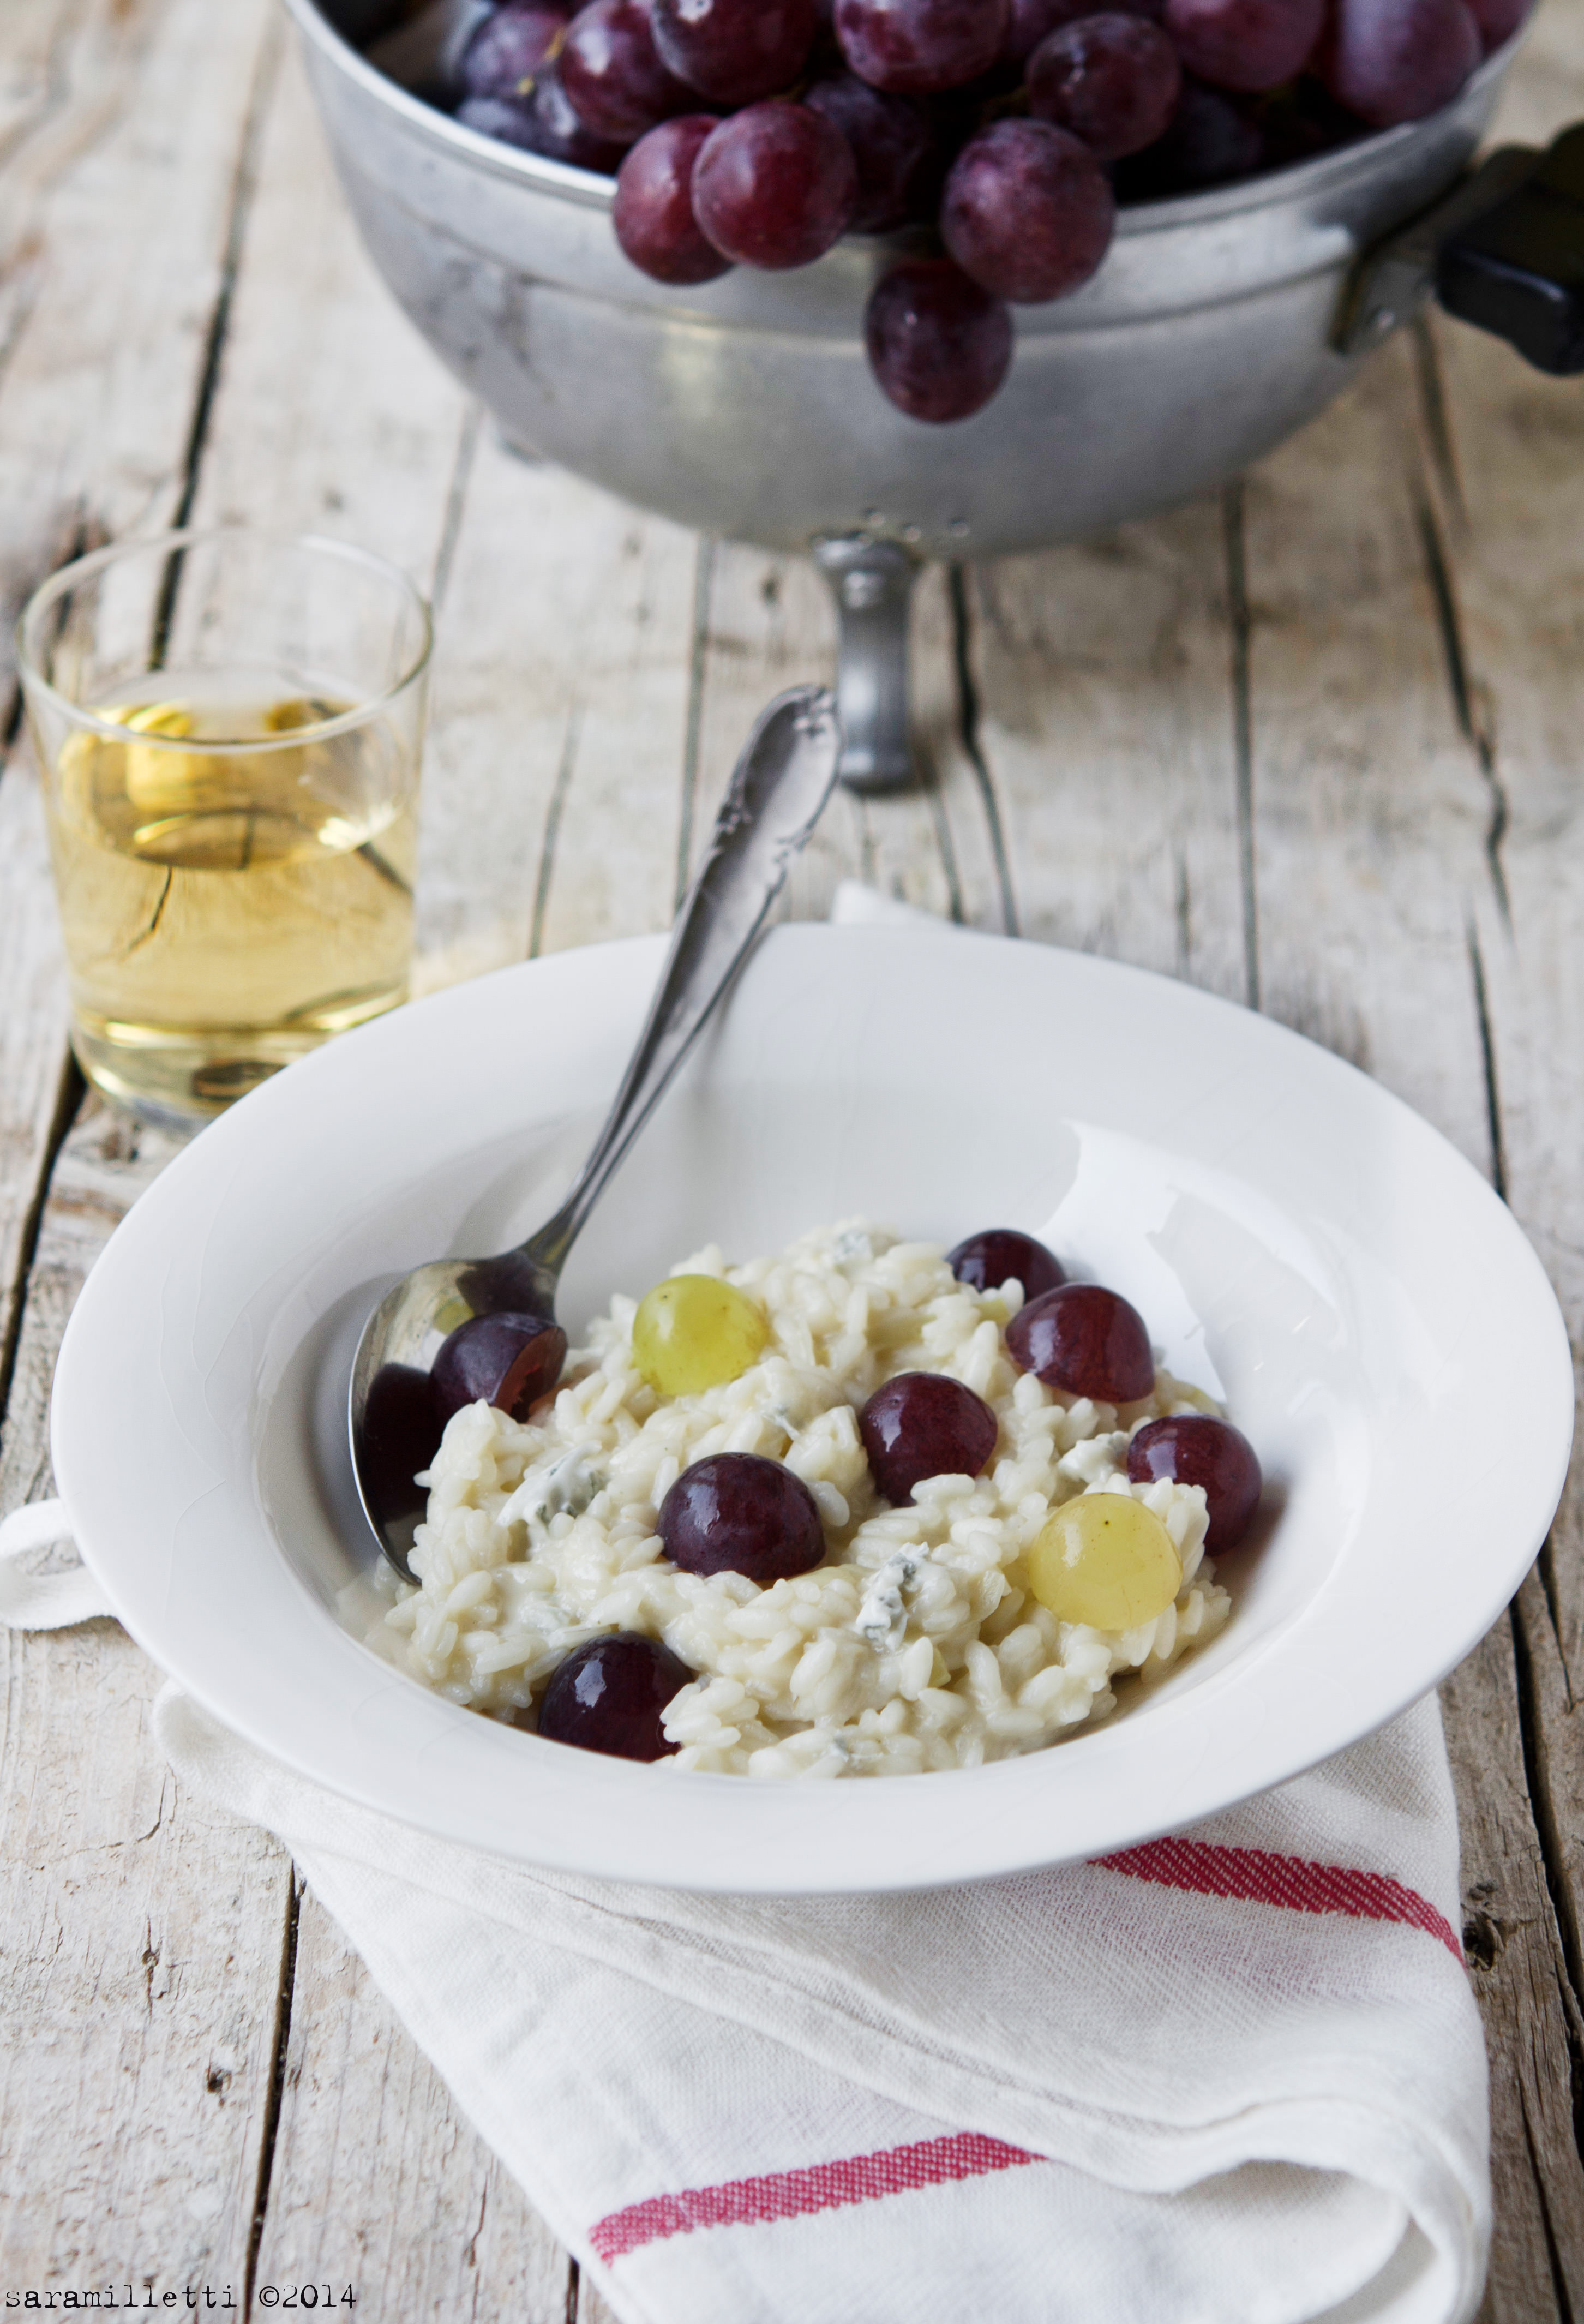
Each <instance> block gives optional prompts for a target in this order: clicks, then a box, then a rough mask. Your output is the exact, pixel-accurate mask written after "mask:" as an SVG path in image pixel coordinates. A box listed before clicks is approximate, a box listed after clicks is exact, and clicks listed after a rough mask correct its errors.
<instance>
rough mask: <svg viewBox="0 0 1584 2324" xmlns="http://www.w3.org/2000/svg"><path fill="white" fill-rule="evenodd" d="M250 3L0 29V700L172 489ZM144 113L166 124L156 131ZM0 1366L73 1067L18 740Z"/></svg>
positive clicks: (84, 11)
mask: <svg viewBox="0 0 1584 2324" xmlns="http://www.w3.org/2000/svg"><path fill="white" fill-rule="evenodd" d="M269 21H270V20H269V19H268V18H267V16H266V14H265V12H264V8H263V5H262V0H243V5H239V6H238V7H237V8H236V9H235V10H234V11H233V12H231V14H230V15H229V17H228V18H227V20H226V23H225V24H224V25H223V26H222V25H220V24H218V23H216V19H215V17H214V15H213V12H212V11H210V10H208V9H207V8H206V7H204V6H203V5H201V0H197V4H196V5H195V0H127V5H114V0H75V5H59V4H57V5H50V0H23V5H17V6H15V7H14V8H13V7H8V8H7V9H6V10H5V20H4V25H3V26H0V91H3V92H4V93H3V94H0V507H3V508H4V510H5V523H4V526H3V527H0V719H3V718H5V716H6V715H7V711H6V707H5V705H6V700H7V698H8V697H9V695H10V669H11V662H10V655H11V645H10V626H11V622H10V616H11V615H12V614H14V613H15V611H16V610H17V609H18V607H19V606H20V604H21V602H22V600H23V597H24V596H25V595H27V593H28V591H29V590H30V589H31V588H32V586H33V585H34V583H36V582H37V581H39V580H41V579H42V578H43V576H44V575H45V574H46V573H47V572H48V571H49V570H50V569H51V567H53V566H54V565H55V564H57V563H58V562H59V561H60V558H62V557H63V556H65V555H68V554H69V553H70V551H71V549H72V548H73V547H74V546H80V545H82V543H83V542H84V541H85V540H91V539H95V538H98V537H102V536H103V534H104V533H105V531H106V529H107V528H110V527H113V526H114V527H124V526H125V525H127V524H129V523H131V522H134V521H136V520H137V519H138V518H140V517H142V516H144V515H146V514H151V513H154V512H168V511H169V510H170V508H171V507H173V506H174V504H175V502H176V500H177V499H178V498H179V496H180V480H181V476H182V472H183V461H184V451H185V446H186V442H187V438H188V433H189V427H190V421H191V412H192V408H193V404H194V401H195V398H196V396H197V392H198V379H199V375H200V372H201V366H202V358H203V353H204V346H205V342H206V338H207V327H208V318H209V314H210V311H211V309H212V306H213V303H214V301H215V300H216V296H217V295H218V291H219V287H220V283H221V280H222V276H223V272H224V254H225V247H226V217H227V213H228V210H229V208H230V206H231V199H232V189H233V186H234V182H235V168H236V159H237V153H238V151H239V149H240V145H241V142H242V138H243V132H244V122H245V120H246V116H247V102H248V94H249V89H250V86H251V85H252V82H253V78H254V74H255V69H256V56H257V51H258V50H259V46H260V42H261V38H262V32H261V28H262V26H263V25H264V24H265V23H267V22H269ZM150 123H158V124H160V135H159V136H158V137H157V138H151V137H150V136H149V134H148V125H149V124H150ZM0 999H3V1001H4V1008H3V1010H0V1382H3V1379H4V1369H5V1353H6V1351H7V1350H8V1349H9V1347H10V1345H11V1341H12V1336H13V1333H14V1323H15V1299H16V1295H17V1292H18V1289H19V1284H18V1280H17V1269H18V1265H19V1262H20V1260H21V1259H22V1258H23V1254H24V1250H25V1244H26V1240H27V1232H28V1226H29V1221H30V1218H31V1216H32V1210H33V1205H34V1203H35V1200H36V1197H37V1193H38V1180H39V1175H40V1171H41V1167H42V1166H43V1163H44V1161H45V1158H46V1156H47V1153H48V1148H49V1142H50V1138H51V1125H52V1124H53V1122H54V1120H55V1116H56V1112H57V1108H58V1104H59V1102H60V1093H61V1089H62V1075H63V1074H64V1072H65V1067H66V1052H65V1047H64V1041H63V1024H62V1010H61V986H60V952H59V945H58V941H57V938H56V936H55V932H54V918H53V909H52V906H51V902H50V898H49V888H48V878H47V874H46V871H45V870H44V850H43V842H42V835H41V825H40V818H39V813H38V802H37V797H36V791H35V788H34V785H33V781H32V774H31V770H30V769H29V767H28V764H27V760H26V753H25V746H23V748H22V749H20V750H13V751H12V752H10V754H9V757H8V759H7V761H6V764H5V770H4V771H3V772H0Z"/></svg>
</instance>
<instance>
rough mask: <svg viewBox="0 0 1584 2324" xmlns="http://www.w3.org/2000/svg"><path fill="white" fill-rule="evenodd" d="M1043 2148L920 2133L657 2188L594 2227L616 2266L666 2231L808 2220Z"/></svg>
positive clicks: (1003, 2167)
mask: <svg viewBox="0 0 1584 2324" xmlns="http://www.w3.org/2000/svg"><path fill="white" fill-rule="evenodd" d="M1039 2160H1040V2157H1039V2156H1038V2155H1037V2154H1029V2153H1027V2152H1026V2151H1025V2150H1024V2149H1023V2148H1022V2147H1021V2146H1007V2145H1004V2144H1002V2142H1001V2140H999V2138H986V2137H984V2136H982V2135H981V2133H980V2132H978V2131H974V2130H963V2131H958V2132H956V2133H955V2134H954V2135H950V2136H948V2137H945V2138H925V2139H920V2140H919V2141H918V2143H917V2144H916V2145H913V2146H892V2147H889V2148H887V2149H886V2150H885V2151H884V2152H883V2153H879V2154H855V2155H851V2156H849V2157H848V2158H847V2160H846V2161H845V2162H842V2163H811V2164H809V2165H808V2166H807V2167H806V2169H804V2170H801V2171H772V2172H768V2173H767V2174H766V2175H765V2176H764V2177H763V2178H762V2179H732V2180H729V2181H727V2182H726V2183H725V2184H724V2185H723V2186H720V2187H689V2188H687V2189H686V2190H685V2191H684V2192H683V2193H682V2194H680V2195H651V2196H649V2198H648V2199H647V2200H646V2201H644V2202H641V2203H630V2204H629V2205H628V2206H627V2209H625V2210H624V2211H612V2213H611V2214H610V2216H609V2218H603V2219H601V2220H599V2221H598V2222H597V2223H596V2225H595V2226H594V2227H593V2228H591V2230H590V2232H589V2241H590V2243H591V2244H592V2245H593V2246H594V2250H595V2251H596V2253H597V2254H598V2255H599V2256H600V2258H601V2259H603V2261H604V2262H605V2264H606V2265H607V2266H609V2265H610V2264H611V2263H612V2261H614V2260H619V2259H624V2258H625V2257H626V2255H627V2254H628V2253H629V2252H634V2251H637V2250H638V2248H639V2246H640V2245H641V2244H652V2243H657V2242H658V2241H659V2240H660V2239H661V2238H662V2237H663V2236H689V2235H691V2234H692V2233H693V2231H694V2229H695V2227H751V2226H762V2225H763V2224H764V2223H765V2222H766V2221H768V2220H770V2219H800V2218H806V2217H807V2216H808V2214H809V2213H810V2212H812V2211H833V2210H837V2209H840V2208H841V2207H842V2206H843V2204H847V2203H870V2202H873V2201H874V2200H875V2199H876V2198H877V2197H878V2196H881V2195H904V2194H907V2192H908V2191H909V2190H911V2189H913V2188H916V2187H940V2186H944V2185H945V2184H946V2183H947V2182H948V2181H952V2180H954V2179H978V2178H981V2177H982V2176H983V2174H984V2173H985V2172H989V2171H1010V2170H1012V2169H1013V2168H1014V2167H1015V2166H1016V2165H1017V2164H1018V2163H1037V2162H1038V2161H1039Z"/></svg>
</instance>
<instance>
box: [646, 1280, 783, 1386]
mask: <svg viewBox="0 0 1584 2324" xmlns="http://www.w3.org/2000/svg"><path fill="white" fill-rule="evenodd" d="M769 1336H770V1327H769V1321H768V1319H767V1317H766V1315H765V1312H764V1309H763V1308H762V1307H761V1306H760V1305H759V1302H758V1301H757V1300H755V1299H751V1298H750V1297H749V1296H748V1294H747V1292H746V1291H739V1290H738V1289H737V1288H736V1286H734V1285H733V1284H730V1283H723V1282H722V1281H721V1279H720V1277H718V1276H715V1275H672V1276H668V1277H667V1279H666V1281H665V1282H664V1283H657V1284H656V1285H655V1287H654V1289H653V1290H652V1291H647V1292H645V1294H644V1296H643V1297H642V1299H641V1300H640V1302H639V1308H638V1313H637V1314H636V1315H635V1316H634V1317H633V1319H632V1354H633V1360H634V1361H635V1362H636V1364H637V1366H638V1369H639V1370H640V1372H641V1373H642V1374H643V1377H644V1379H646V1380H648V1382H649V1386H650V1388H655V1389H656V1390H658V1393H659V1394H660V1395H661V1396H697V1395H698V1394H699V1392H700V1391H701V1390H702V1389H704V1388H724V1386H725V1385H726V1382H727V1381H728V1380H734V1379H739V1378H740V1377H741V1374H742V1373H743V1372H745V1371H746V1370H747V1369H748V1367H749V1365H750V1364H751V1363H756V1362H757V1361H758V1360H759V1358H760V1356H761V1355H762V1354H763V1352H764V1347H765V1342H766V1341H767V1340H768V1339H769Z"/></svg>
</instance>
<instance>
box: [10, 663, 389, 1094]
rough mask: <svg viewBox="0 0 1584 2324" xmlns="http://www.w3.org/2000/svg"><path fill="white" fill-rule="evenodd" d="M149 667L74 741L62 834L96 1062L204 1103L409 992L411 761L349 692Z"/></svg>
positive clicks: (55, 820)
mask: <svg viewBox="0 0 1584 2324" xmlns="http://www.w3.org/2000/svg"><path fill="white" fill-rule="evenodd" d="M255 684H256V681H255ZM143 685H144V688H145V693H144V696H143V698H141V699H138V700H135V701H119V702H112V703H105V704H100V705H96V707H95V709H94V712H93V714H92V715H96V716H97V717H98V718H100V719H104V720H108V721H110V722H112V723H114V724H116V725H118V726H123V727H124V728H125V729H126V730H127V733H126V739H125V741H124V742H123V741H121V740H119V739H116V740H112V739H111V738H110V737H109V736H107V735H101V734H97V733H91V732H88V731H86V730H82V729H78V731H77V732H75V733H72V734H70V735H69V737H68V738H67V739H66V741H65V742H64V743H63V745H62V747H61V749H60V753H59V756H58V758H57V761H56V764H55V767H54V769H53V770H52V779H51V783H50V786H49V800H50V838H51V852H52V854H53V858H54V866H55V881H56V888H57V891H58V893H59V897H60V912H61V918H62V921H63V923H64V928H65V936H66V948H67V954H68V957H69V964H70V970H71V987H72V1009H73V1016H74V1019H75V1024H74V1034H73V1037H74V1041H75V1044H76V1047H77V1049H78V1056H79V1058H80V1060H81V1063H82V1065H83V1068H84V1070H85V1072H86V1073H87V1074H88V1076H89V1078H90V1079H91V1080H93V1081H95V1082H97V1084H99V1085H100V1086H101V1087H102V1088H104V1089H105V1090H106V1091H107V1092H108V1093H110V1094H111V1095H112V1096H115V1097H117V1098H119V1099H121V1100H122V1101H123V1102H125V1103H129V1104H131V1105H133V1106H134V1109H135V1110H136V1111H139V1112H141V1113H143V1114H145V1115H149V1116H152V1118H155V1119H168V1120H179V1121H190V1120H192V1118H193V1117H194V1116H195V1115H201V1114H206V1113H215V1112H218V1111H220V1109H221V1108H222V1107H223V1106H225V1105H226V1104H228V1103H229V1102H231V1100H232V1099H233V1098H235V1097H239V1096H241V1095H242V1094H243V1093H244V1091H246V1090H248V1089H250V1088H252V1087H253V1084H255V1083H257V1082H259V1081H262V1080H263V1079H264V1078H265V1076H266V1075H268V1074H272V1073H273V1072H275V1071H277V1070H278V1068H279V1067H280V1066H281V1065H286V1064H289V1063H290V1060H291V1059H292V1058H293V1057H296V1056H301V1055H302V1054H303V1053H304V1052H305V1051H306V1050H308V1049H311V1048H313V1047H316V1046H317V1045H318V1043H319V1042H320V1041H323V1040H324V1039H326V1038H327V1036H329V1035H330V1034H332V1033H336V1032H340V1031H342V1030H343V1029H344V1028H346V1027H347V1026H350V1025H356V1024H360V1023H362V1021H363V1020H364V1019H365V1018H368V1017H373V1016H375V1015H377V1014H378V1013H379V1011H380V1010H384V1009H389V1008H391V1007H392V1006H394V1004H395V1003H396V1002H398V1001H403V1000H405V998H406V997H407V988H408V974H409V968H410V957H411V948H412V881H413V870H414V861H415V853H416V809H417V792H418V769H417V766H416V764H415V763H413V762H412V761H411V757H410V752H404V750H403V746H402V744H401V741H400V740H399V738H398V736H397V734H396V733H394V732H393V731H392V730H391V727H390V726H389V725H387V724H383V723H382V721H381V719H380V718H379V716H378V715H377V714H375V715H373V716H371V717H370V718H368V719H366V720H364V721H363V722H361V723H360V724H357V725H355V726H354V727H351V728H349V729H347V730H346V731H345V732H343V733H329V734H324V733H321V732H319V731H318V730H320V729H322V728H323V727H324V726H325V724H327V723H328V722H330V721H332V720H335V719H337V718H339V717H341V716H343V715H345V712H346V709H347V705H345V704H344V703H341V702H338V701H336V700H334V699H327V698H321V697H318V696H314V697H304V696H285V695H276V696H268V697H262V696H261V695H260V694H259V693H257V692H256V691H255V692H253V693H252V694H249V693H247V692H245V691H244V689H243V687H242V686H241V685H240V684H239V683H236V682H235V681H233V683H232V684H231V685H230V686H228V687H222V686H219V685H218V684H217V682H216V679H215V678H213V677H212V676H206V678H204V679H203V680H201V681H195V682H189V683H186V684H184V683H183V681H182V679H181V678H180V674H179V673H174V672H171V671H164V672H161V673H160V674H159V675H158V676H157V677H154V678H149V679H146V680H144V681H143ZM155 686H158V687H160V689H161V691H160V694H159V696H158V698H157V699H152V698H150V696H151V695H152V688H153V687H155ZM295 733H302V734H303V736H304V739H303V740H302V741H301V742H292V741H291V740H290V737H291V736H292V735H293V734H295ZM172 743H177V744H180V745H185V746H186V747H180V748H172V747H170V745H171V744H172ZM197 744H204V745H207V747H206V748H202V749H199V748H195V747H194V746H195V745H197ZM238 745H241V746H244V747H241V748H238V747H237V746H238ZM247 745H252V746H253V747H252V748H248V747H245V746H247ZM261 746H262V747H261Z"/></svg>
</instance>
